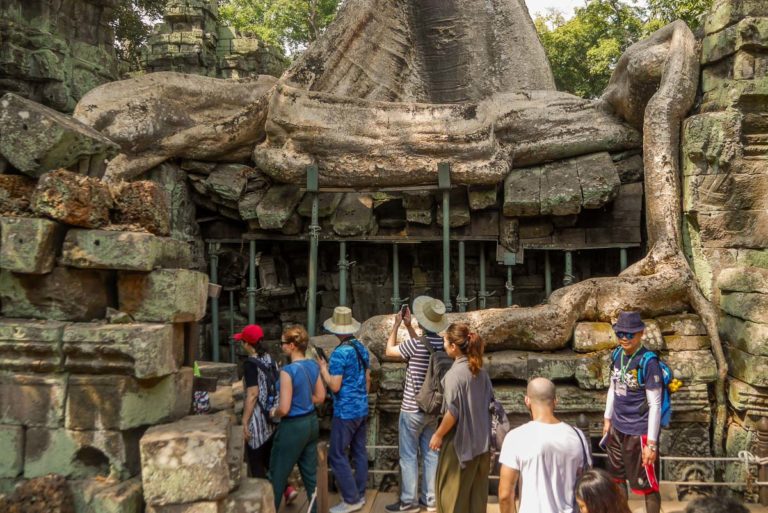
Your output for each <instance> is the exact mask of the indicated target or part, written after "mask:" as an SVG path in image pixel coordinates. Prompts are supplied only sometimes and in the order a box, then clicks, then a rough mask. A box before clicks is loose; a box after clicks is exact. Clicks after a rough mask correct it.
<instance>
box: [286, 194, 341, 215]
mask: <svg viewBox="0 0 768 513" xmlns="http://www.w3.org/2000/svg"><path fill="white" fill-rule="evenodd" d="M343 196H344V195H343V194H341V193H338V192H321V193H319V194H318V195H317V200H318V201H317V207H318V208H317V216H318V217H320V218H323V217H328V216H330V215H331V214H333V213H334V212H336V208H338V206H339V203H341V198H342V197H343ZM296 212H298V213H299V215H300V216H303V217H312V194H311V193H307V194H305V195H304V197H303V198H302V199H301V203H299V206H298V207H296Z"/></svg>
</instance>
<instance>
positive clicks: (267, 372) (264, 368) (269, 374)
mask: <svg viewBox="0 0 768 513" xmlns="http://www.w3.org/2000/svg"><path fill="white" fill-rule="evenodd" d="M249 361H250V362H251V363H253V364H254V365H256V367H258V369H259V371H260V372H261V373H262V374H264V378H265V379H266V381H267V390H266V394H262V393H259V398H258V402H259V406H261V411H262V413H263V414H264V417H266V418H267V419H269V411H270V410H271V409H272V408H273V407H274V406H276V405H277V401H278V394H277V380H278V379H280V371H279V370H278V368H277V364H276V363H275V362H274V361H272V363H271V364H266V363H264V362H262V361H261V360H259V359H256V358H249ZM259 392H261V391H259ZM262 397H263V399H262Z"/></svg>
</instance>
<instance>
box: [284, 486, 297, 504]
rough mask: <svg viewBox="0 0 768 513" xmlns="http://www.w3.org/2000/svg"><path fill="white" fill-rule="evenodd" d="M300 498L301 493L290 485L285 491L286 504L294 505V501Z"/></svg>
mask: <svg viewBox="0 0 768 513" xmlns="http://www.w3.org/2000/svg"><path fill="white" fill-rule="evenodd" d="M298 496H299V492H298V490H296V488H294V487H293V486H291V485H288V486H286V487H285V491H284V492H283V497H284V498H285V503H286V504H290V503H292V502H293V501H295V500H296V497H298Z"/></svg>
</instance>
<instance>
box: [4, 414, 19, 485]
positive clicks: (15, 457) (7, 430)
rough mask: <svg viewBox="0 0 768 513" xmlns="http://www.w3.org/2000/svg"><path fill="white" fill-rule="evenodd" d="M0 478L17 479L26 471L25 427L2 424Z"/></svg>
mask: <svg viewBox="0 0 768 513" xmlns="http://www.w3.org/2000/svg"><path fill="white" fill-rule="evenodd" d="M0 453H2V455H3V457H2V458H0V478H3V479H10V478H16V477H18V476H20V475H21V473H22V472H23V471H24V427H23V426H9V425H3V424H0Z"/></svg>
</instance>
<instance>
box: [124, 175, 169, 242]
mask: <svg viewBox="0 0 768 513" xmlns="http://www.w3.org/2000/svg"><path fill="white" fill-rule="evenodd" d="M112 196H113V197H114V199H115V205H114V210H113V220H114V222H115V224H118V225H121V226H127V227H130V228H131V229H132V230H134V231H138V230H143V231H147V232H149V233H153V234H155V235H161V236H162V235H168V234H169V233H170V230H171V208H170V198H169V197H168V193H166V191H165V190H164V189H163V188H162V187H161V186H160V185H159V184H157V183H155V182H152V181H149V180H141V181H136V182H119V183H118V184H116V185H114V184H113V185H112Z"/></svg>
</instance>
